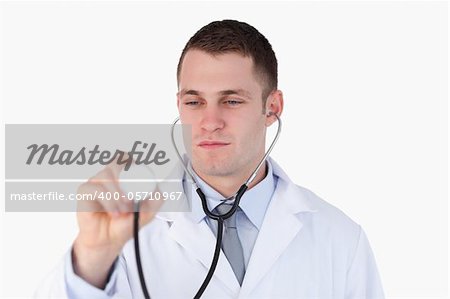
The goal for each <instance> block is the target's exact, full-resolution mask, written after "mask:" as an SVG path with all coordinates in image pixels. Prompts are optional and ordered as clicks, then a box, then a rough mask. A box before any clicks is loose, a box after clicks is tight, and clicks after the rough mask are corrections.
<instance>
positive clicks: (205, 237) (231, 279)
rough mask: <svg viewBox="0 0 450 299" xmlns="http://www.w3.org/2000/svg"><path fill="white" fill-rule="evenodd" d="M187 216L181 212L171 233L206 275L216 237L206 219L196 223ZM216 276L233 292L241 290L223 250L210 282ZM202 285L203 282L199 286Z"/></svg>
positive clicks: (171, 228)
mask: <svg viewBox="0 0 450 299" xmlns="http://www.w3.org/2000/svg"><path fill="white" fill-rule="evenodd" d="M186 216H187V215H182V214H179V217H177V219H176V220H175V221H174V222H173V224H172V226H171V227H170V230H169V235H170V237H171V238H172V239H173V240H174V241H175V242H177V243H178V244H180V245H181V246H182V247H183V248H184V249H185V250H186V251H187V252H188V253H189V254H190V255H191V256H192V257H194V258H195V259H197V260H198V261H199V262H200V263H201V264H202V265H203V267H204V269H205V277H206V274H207V273H208V270H209V268H210V267H211V262H212V258H213V254H214V247H215V244H216V238H215V237H214V234H213V232H212V231H211V229H210V228H209V226H208V225H207V224H206V222H205V221H201V222H200V223H195V222H194V221H192V219H190V217H186ZM214 278H218V279H219V280H220V281H221V282H222V283H223V284H224V285H225V286H226V287H228V288H229V289H230V290H231V291H232V292H233V293H235V294H237V293H238V292H239V288H240V285H239V283H238V281H237V279H236V276H235V275H234V272H233V269H232V268H231V266H230V264H229V263H228V260H227V258H226V256H225V255H224V254H223V252H222V251H221V252H220V256H219V261H218V264H217V268H216V271H215V272H214V276H213V278H212V281H211V282H210V283H211V284H212V283H214ZM202 282H203V281H202ZM200 285H201V282H200V283H199V285H198V287H200Z"/></svg>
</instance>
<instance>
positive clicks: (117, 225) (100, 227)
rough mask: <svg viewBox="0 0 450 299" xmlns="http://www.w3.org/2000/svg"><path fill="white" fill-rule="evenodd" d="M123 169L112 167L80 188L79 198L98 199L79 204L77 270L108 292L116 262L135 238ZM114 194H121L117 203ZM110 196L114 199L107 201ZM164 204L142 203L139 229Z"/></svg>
mask: <svg viewBox="0 0 450 299" xmlns="http://www.w3.org/2000/svg"><path fill="white" fill-rule="evenodd" d="M123 167H124V164H122V165H118V164H117V163H112V164H110V165H108V166H107V167H105V168H104V169H103V170H102V171H100V172H99V173H97V174H96V175H95V176H94V177H92V178H90V179H89V180H88V181H87V182H86V183H84V184H82V185H81V186H80V187H79V188H78V194H82V195H84V196H91V197H92V198H93V197H94V196H95V195H97V198H94V200H81V201H79V202H78V212H77V220H78V226H79V233H78V236H77V238H76V240H75V242H74V245H73V252H72V254H73V267H74V271H75V273H76V274H77V275H78V276H80V277H82V278H83V279H84V280H86V281H87V282H89V283H90V284H92V285H94V286H96V287H98V288H104V286H105V284H106V282H107V281H106V279H107V275H108V272H109V270H110V268H111V266H112V264H113V262H114V260H115V259H116V258H117V256H118V255H119V254H120V252H121V250H122V247H123V246H124V245H125V243H126V242H127V241H128V240H129V239H131V238H132V236H133V217H134V213H133V212H134V211H133V201H131V200H128V199H127V198H126V196H125V194H124V193H123V190H121V188H120V185H119V177H120V172H121V171H122V169H123ZM152 191H153V190H152ZM108 193H109V194H108ZM101 194H103V197H104V198H103V199H102V198H101V196H102V195H101ZM114 194H116V195H117V194H120V196H118V200H114V196H113V195H114ZM106 195H107V196H111V199H110V200H105V198H106ZM122 195H123V196H122ZM116 198H117V197H116ZM161 203H162V201H149V200H144V201H142V202H141V212H140V214H139V228H141V227H142V226H144V225H145V224H147V223H148V222H150V221H151V220H152V219H153V217H154V215H155V214H156V212H157V210H158V209H159V207H160V205H161Z"/></svg>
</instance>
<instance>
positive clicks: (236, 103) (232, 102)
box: [225, 99, 242, 106]
mask: <svg viewBox="0 0 450 299" xmlns="http://www.w3.org/2000/svg"><path fill="white" fill-rule="evenodd" d="M225 103H226V104H227V105H230V106H239V105H240V104H242V101H241V100H236V99H229V100H226V101H225Z"/></svg>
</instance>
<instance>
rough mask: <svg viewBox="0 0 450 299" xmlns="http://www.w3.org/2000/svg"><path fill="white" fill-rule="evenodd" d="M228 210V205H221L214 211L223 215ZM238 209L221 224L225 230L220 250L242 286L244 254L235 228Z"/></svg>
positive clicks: (229, 207)
mask: <svg viewBox="0 0 450 299" xmlns="http://www.w3.org/2000/svg"><path fill="white" fill-rule="evenodd" d="M230 209H231V205H230V204H225V203H222V204H220V205H218V206H217V207H216V208H215V211H216V212H217V213H220V214H222V215H223V214H225V213H226V212H228V211H229V210H230ZM240 209H241V208H239V207H238V209H237V210H236V212H235V213H234V214H233V215H232V216H231V217H230V218H228V219H225V220H224V222H223V224H224V227H225V229H224V232H223V237H222V250H223V252H224V253H225V256H226V257H227V259H228V261H229V262H230V264H231V268H233V271H234V274H235V275H236V278H237V279H238V281H239V284H240V285H242V280H243V279H244V274H245V265H244V253H243V250H242V245H241V241H240V240H239V237H238V232H237V227H236V214H237V212H238V211H239V210H240Z"/></svg>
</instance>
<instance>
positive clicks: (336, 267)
mask: <svg viewBox="0 0 450 299" xmlns="http://www.w3.org/2000/svg"><path fill="white" fill-rule="evenodd" d="M177 75H178V89H179V92H178V94H177V104H178V110H179V113H180V119H181V121H182V123H184V124H190V125H191V127H192V140H191V143H192V157H191V161H190V167H192V170H193V171H194V172H195V178H196V180H199V181H202V182H203V183H202V184H200V185H201V186H202V188H203V189H204V191H205V190H209V192H208V193H207V194H206V195H207V197H208V198H209V197H210V198H209V200H211V198H214V197H215V196H216V195H217V196H222V197H223V198H227V197H229V196H231V195H234V193H235V192H236V190H238V189H239V187H240V186H241V185H242V184H243V182H245V181H246V179H247V178H248V177H249V176H250V174H251V173H252V172H253V171H254V169H255V168H256V165H257V164H258V163H259V162H260V160H261V159H262V157H263V155H264V150H265V135H266V128H267V127H268V126H270V125H272V123H274V122H275V121H276V118H275V117H274V116H273V115H272V114H273V113H275V114H277V115H279V116H280V115H281V113H282V110H283V95H282V93H281V91H279V90H278V89H277V61H276V58H275V53H274V52H273V50H272V48H271V45H270V44H269V42H268V41H267V39H266V38H265V37H264V36H263V35H262V34H261V33H259V32H258V31H257V30H256V29H255V28H253V27H252V26H250V25H248V24H245V23H242V22H238V21H232V20H224V21H217V22H212V23H210V24H208V25H206V26H205V27H203V28H202V29H200V30H199V31H198V32H197V33H196V34H195V35H194V36H193V37H192V38H191V39H190V40H189V42H188V43H187V45H186V47H185V49H184V50H183V53H182V55H181V58H180V62H179V66H178V73H177ZM154 106H155V105H154ZM291 139H292V140H293V142H295V139H294V138H292V137H291ZM293 158H294V157H293ZM109 173H113V172H109ZM103 175H104V174H103ZM179 176H180V178H182V177H183V172H182V171H180V172H179ZM103 178H104V177H103ZM186 182H187V181H186V180H184V181H183V183H180V184H179V186H178V188H179V190H181V191H183V192H184V194H185V195H186V198H188V199H189V198H190V200H191V204H192V206H191V208H192V211H191V212H186V213H180V212H159V213H157V214H156V215H155V214H153V215H151V214H150V215H147V216H148V217H147V218H146V219H147V220H148V221H150V222H149V223H147V224H146V225H144V226H143V228H142V229H141V231H140V244H141V257H142V265H143V270H144V276H145V279H146V284H147V288H148V290H149V293H150V296H151V298H153V299H157V298H161V299H167V298H192V297H193V296H194V295H195V294H196V292H197V290H198V288H199V287H200V285H201V283H202V282H203V280H204V278H205V276H206V274H207V272H208V269H209V267H210V265H211V260H212V256H213V252H214V245H215V240H216V239H215V235H214V229H213V228H212V227H211V223H210V222H209V221H208V220H207V218H205V217H204V216H205V215H204V212H203V210H202V209H201V205H200V200H199V198H198V196H197V195H196V194H195V192H194V191H192V190H190V189H189V188H187V185H186ZM85 185H86V186H87V187H86V188H84V190H90V192H93V190H94V189H95V188H100V189H107V190H110V191H115V190H114V188H115V185H114V184H110V185H108V186H105V185H104V186H102V187H99V184H98V183H97V184H90V183H89V182H88V183H87V184H85ZM172 188H173V187H172ZM265 188H266V189H265ZM161 189H162V190H164V186H161ZM188 190H189V191H188ZM264 190H266V191H264ZM258 192H259V193H258ZM205 193H206V191H205ZM215 194H216V195H215ZM88 204H89V203H88ZM241 204H242V206H241V208H242V213H241V214H240V215H241V216H245V217H241V219H246V218H248V220H250V222H246V223H247V224H245V225H247V226H245V225H244V222H237V226H238V233H239V239H240V242H241V244H242V247H243V251H244V253H243V254H244V257H245V263H246V264H245V275H244V278H243V281H242V282H241V283H240V282H239V280H238V279H237V278H236V277H237V275H235V272H234V271H233V268H232V267H231V265H230V262H229V261H228V259H227V257H226V256H225V254H224V252H223V251H222V252H221V253H220V258H219V262H218V265H217V269H216V271H215V273H214V276H213V277H212V279H211V281H210V283H209V285H208V287H207V288H206V291H205V292H204V294H203V297H202V298H213V299H217V298H242V299H243V298H255V299H261V298H305V299H306V298H320V299H325V298H329V299H335V298H336V299H339V298H374V299H378V298H383V297H384V295H383V290H382V286H381V282H380V278H379V275H378V271H377V267H376V263H375V259H374V256H373V253H372V251H371V248H370V246H369V242H368V240H367V237H366V235H365V233H364V231H363V230H362V228H361V227H360V226H359V225H358V224H356V223H355V222H353V221H352V220H351V219H350V218H348V217H347V216H346V215H345V214H344V213H342V212H341V211H340V210H338V209H337V208H335V207H333V206H331V205H330V204H328V203H326V202H325V201H324V200H322V199H320V198H319V197H317V196H316V195H315V194H314V193H312V192H311V191H309V190H307V189H305V188H302V187H299V186H297V185H295V184H294V183H293V182H291V181H290V179H289V178H288V176H287V175H286V174H285V173H284V172H283V170H282V169H281V168H280V167H279V166H278V165H277V164H276V162H275V161H274V160H273V159H269V160H268V161H267V163H265V164H264V166H263V167H262V168H261V169H260V171H259V172H258V173H257V175H256V178H255V180H254V181H253V182H252V183H251V184H250V186H249V189H248V190H247V192H246V193H245V194H244V196H243V198H242V200H241ZM100 214H101V215H100ZM78 217H79V226H80V233H79V235H78V237H77V239H76V241H75V242H74V245H73V247H72V249H71V250H70V251H68V253H67V255H66V256H65V258H64V260H63V261H62V262H61V263H60V265H59V266H58V267H57V268H56V269H55V271H54V272H53V273H52V274H51V275H49V276H48V278H47V279H46V280H45V281H44V282H43V283H42V285H41V287H40V288H39V290H38V291H37V293H36V297H42V298H89V299H91V298H142V296H143V295H142V289H141V285H140V283H139V277H138V272H137V268H136V261H135V252H134V248H133V243H132V241H131V240H129V239H130V238H131V236H130V223H132V221H131V220H132V213H128V212H125V213H123V214H121V215H117V213H114V212H113V211H112V210H111V209H108V210H107V213H97V214H93V213H92V214H88V215H80V214H78ZM144 218H145V217H144ZM99 223H101V225H98V224H99ZM248 223H251V224H248ZM96 225H98V226H96ZM242 226H245V227H246V228H248V230H242ZM96 228H98V229H96ZM100 228H102V229H100ZM103 231H106V232H108V233H106V234H103V235H102V232H103ZM247 233H248V234H247ZM121 234H123V236H122V235H121ZM246 234H247V235H246ZM109 243H111V244H109ZM105 248H106V249H111V250H105ZM86 252H87V253H86ZM105 261H106V262H105Z"/></svg>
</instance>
